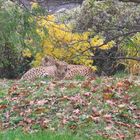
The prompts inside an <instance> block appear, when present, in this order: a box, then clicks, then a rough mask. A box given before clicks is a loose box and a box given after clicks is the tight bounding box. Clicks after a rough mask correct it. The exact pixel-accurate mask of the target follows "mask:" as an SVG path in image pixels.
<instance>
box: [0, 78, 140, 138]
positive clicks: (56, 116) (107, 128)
mask: <svg viewBox="0 0 140 140" xmlns="http://www.w3.org/2000/svg"><path fill="white" fill-rule="evenodd" d="M17 128H21V129H22V130H23V131H25V132H33V131H37V130H51V131H56V132H58V131H70V132H72V133H74V134H77V135H79V136H82V137H85V138H87V139H92V137H93V136H94V135H95V134H96V135H97V134H98V135H101V136H103V137H105V138H107V139H112V140H114V139H119V140H124V139H125V140H140V80H139V77H133V78H130V77H129V76H126V77H123V78H121V77H120V78H119V77H116V76H114V77H100V78H93V79H88V80H85V79H84V78H82V77H77V78H76V79H75V80H71V81H53V80H46V79H41V80H37V81H35V82H18V81H7V80H0V129H1V130H6V129H17Z"/></svg>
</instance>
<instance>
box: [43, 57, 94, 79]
mask: <svg viewBox="0 0 140 140" xmlns="http://www.w3.org/2000/svg"><path fill="white" fill-rule="evenodd" d="M56 62H61V63H64V64H66V62H63V61H59V60H55V59H54V58H53V57H50V56H45V57H44V58H43V59H42V61H41V65H42V66H53V65H54V64H55V63H56ZM67 65H68V66H67V67H68V71H67V73H66V75H65V77H64V79H72V78H74V77H75V76H77V75H80V76H84V77H87V78H89V77H95V72H93V70H92V69H91V68H90V67H87V66H84V65H72V64H67Z"/></svg>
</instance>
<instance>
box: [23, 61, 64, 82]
mask: <svg viewBox="0 0 140 140" xmlns="http://www.w3.org/2000/svg"><path fill="white" fill-rule="evenodd" d="M66 73H67V64H66V63H60V62H56V63H54V65H53V66H39V67H36V68H31V69H30V70H28V71H27V72H26V73H25V74H24V75H23V76H22V77H21V80H26V81H27V80H28V81H33V80H35V79H36V78H39V77H52V78H55V79H56V80H61V79H63V78H64V77H65V75H66Z"/></svg>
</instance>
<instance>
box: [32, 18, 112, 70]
mask: <svg viewBox="0 0 140 140" xmlns="http://www.w3.org/2000/svg"><path fill="white" fill-rule="evenodd" d="M35 18H36V20H37V29H36V32H37V33H38V35H39V36H40V37H41V39H42V44H41V45H40V46H41V49H42V51H41V52H40V53H37V54H36V56H35V61H34V63H33V64H34V66H37V65H39V63H40V61H41V58H42V57H43V56H44V55H50V56H53V57H55V58H57V59H59V60H63V61H66V62H68V63H73V64H83V65H86V66H90V67H92V68H93V69H94V70H95V69H96V67H95V66H92V64H93V60H92V56H93V55H94V54H93V53H92V52H91V50H90V49H91V48H92V49H94V46H96V47H97V46H100V45H102V44H104V38H103V37H101V36H95V37H93V38H89V36H90V34H91V33H90V32H83V33H77V32H76V33H73V32H72V29H71V26H70V25H68V24H67V25H66V24H58V23H56V22H55V16H54V15H48V16H39V17H35ZM44 28H45V29H47V34H46V33H45V32H44ZM113 45H114V42H113V41H111V42H109V43H108V44H104V45H102V46H100V49H110V48H111V47H112V46H113Z"/></svg>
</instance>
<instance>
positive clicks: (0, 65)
mask: <svg viewBox="0 0 140 140" xmlns="http://www.w3.org/2000/svg"><path fill="white" fill-rule="evenodd" d="M0 5H1V7H0V60H1V61H0V75H1V76H0V77H7V78H13V77H16V76H17V75H19V73H22V72H23V71H24V69H27V66H28V63H29V62H30V61H31V60H32V59H28V57H27V58H23V57H22V56H21V55H22V50H23V49H25V48H28V49H30V50H31V51H32V54H33V55H34V53H35V51H38V50H37V49H33V48H32V47H31V46H29V43H28V42H29V41H30V39H31V38H32V40H34V48H35V47H37V46H39V44H40V40H41V38H40V36H39V35H38V34H37V33H36V21H35V20H34V21H31V20H29V19H30V18H31V17H32V14H36V13H37V12H44V11H41V10H40V11H36V10H34V9H32V11H31V12H32V14H31V13H30V12H29V11H27V10H26V9H23V8H21V7H20V6H19V5H18V4H17V3H16V2H11V1H9V0H6V1H4V0H1V1H0Z"/></svg>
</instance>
